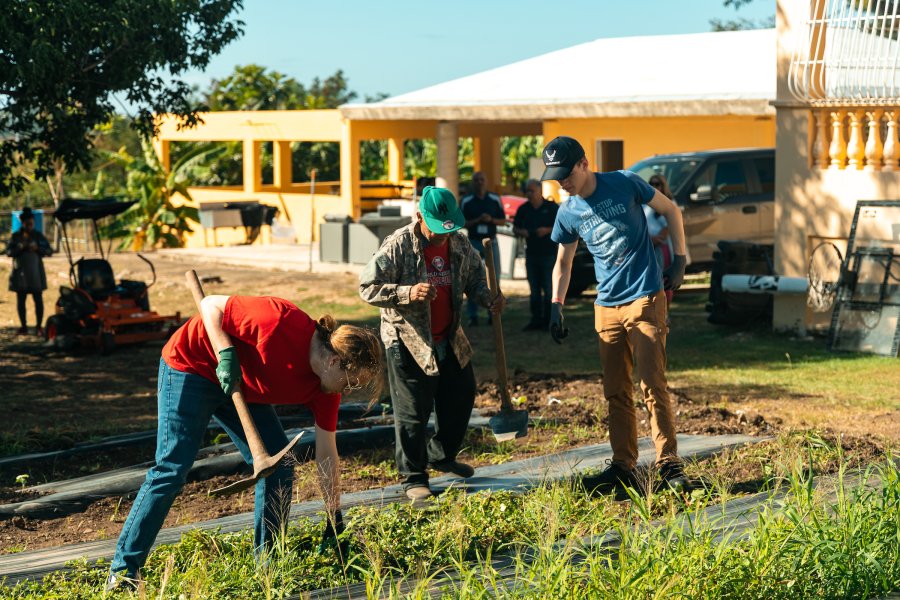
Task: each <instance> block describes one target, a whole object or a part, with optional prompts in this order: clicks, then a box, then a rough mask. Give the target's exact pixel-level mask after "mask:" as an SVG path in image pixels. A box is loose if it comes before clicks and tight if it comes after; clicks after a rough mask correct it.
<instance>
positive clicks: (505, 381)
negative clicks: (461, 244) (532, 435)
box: [482, 238, 513, 411]
mask: <svg viewBox="0 0 900 600" xmlns="http://www.w3.org/2000/svg"><path fill="white" fill-rule="evenodd" d="M482 244H483V246H484V264H485V266H487V272H488V287H489V288H490V290H491V295H492V297H493V298H497V297H498V296H500V283H499V282H498V281H497V269H496V268H495V267H494V242H493V240H491V239H490V238H484V240H483V241H482ZM491 323H493V326H494V347H495V348H496V352H495V356H496V358H497V376H498V377H499V378H500V386H499V387H500V409H501V410H504V411H506V410H512V407H513V406H512V398H510V397H509V376H508V374H507V372H506V344H505V343H504V341H503V320H502V319H501V318H500V315H499V314H496V315H492V316H491Z"/></svg>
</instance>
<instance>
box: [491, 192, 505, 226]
mask: <svg viewBox="0 0 900 600" xmlns="http://www.w3.org/2000/svg"><path fill="white" fill-rule="evenodd" d="M493 212H494V214H492V215H491V223H493V224H494V225H498V226H499V225H506V212H505V211H504V210H503V202H502V201H501V200H500V197H499V196H497V206H495V207H494V210H493Z"/></svg>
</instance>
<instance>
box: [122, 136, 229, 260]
mask: <svg viewBox="0 0 900 600" xmlns="http://www.w3.org/2000/svg"><path fill="white" fill-rule="evenodd" d="M219 152H222V148H195V149H194V151H193V152H191V153H188V154H185V155H184V156H182V157H181V158H180V159H179V160H178V161H177V162H175V163H174V164H172V166H171V168H170V169H169V171H168V172H166V170H165V169H163V166H162V163H160V161H159V157H157V156H156V152H155V151H154V150H153V147H152V146H151V145H150V144H149V143H146V142H145V143H143V144H142V147H141V153H140V154H139V155H138V156H133V155H131V154H129V153H128V152H127V150H126V149H125V148H121V149H120V150H119V151H118V152H116V153H110V154H109V158H110V160H111V162H114V163H116V164H118V165H120V166H122V167H123V168H125V169H126V170H127V171H128V185H127V192H128V197H129V198H131V199H133V200H137V204H135V205H134V206H132V207H131V208H130V209H128V210H127V211H126V212H124V213H122V216H121V217H120V218H118V219H116V221H115V222H114V223H113V224H112V225H111V226H110V227H109V228H108V229H107V230H106V234H107V235H109V236H110V237H112V238H114V239H121V240H122V244H121V247H123V248H124V247H129V246H130V247H131V248H132V249H134V250H142V249H144V248H148V247H149V248H156V247H163V248H179V247H181V246H184V236H185V234H187V233H191V232H192V231H193V229H191V226H190V222H191V221H193V222H195V223H196V222H198V221H199V216H198V211H197V209H196V208H194V207H191V206H184V205H178V206H176V205H175V204H174V203H173V202H172V197H173V196H174V195H175V194H180V195H181V196H183V197H184V198H185V199H187V200H188V201H191V200H192V198H191V195H190V193H189V192H188V185H190V182H191V181H192V179H193V176H194V175H195V174H196V172H197V170H198V169H199V170H202V169H203V168H204V167H203V166H202V163H203V162H204V161H205V160H206V159H208V158H209V157H210V156H211V155H212V154H215V153H219Z"/></svg>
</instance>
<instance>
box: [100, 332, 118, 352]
mask: <svg viewBox="0 0 900 600" xmlns="http://www.w3.org/2000/svg"><path fill="white" fill-rule="evenodd" d="M115 349H116V336H115V335H113V334H111V333H108V332H104V333H101V334H100V354H102V355H104V356H106V355H107V354H112V351H113V350H115Z"/></svg>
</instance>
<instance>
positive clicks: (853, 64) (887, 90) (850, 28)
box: [788, 0, 900, 106]
mask: <svg viewBox="0 0 900 600" xmlns="http://www.w3.org/2000/svg"><path fill="white" fill-rule="evenodd" d="M797 34H798V36H799V37H798V39H797V40H796V44H795V50H794V54H793V56H792V59H791V67H790V73H789V78H788V85H789V89H790V92H791V94H792V95H793V96H794V98H795V99H796V100H798V101H800V102H803V103H808V104H811V105H814V106H846V105H857V106H870V105H882V106H884V105H900V69H898V67H900V41H898V38H900V0H811V2H810V16H809V18H808V19H807V21H806V23H805V27H800V28H798V29H797Z"/></svg>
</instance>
